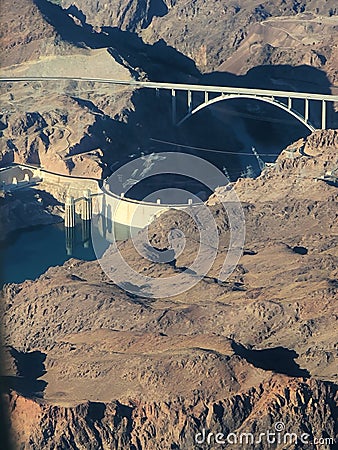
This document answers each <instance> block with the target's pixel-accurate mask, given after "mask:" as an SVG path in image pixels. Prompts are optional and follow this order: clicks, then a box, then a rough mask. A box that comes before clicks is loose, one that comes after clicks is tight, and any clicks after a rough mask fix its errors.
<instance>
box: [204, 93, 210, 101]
mask: <svg viewBox="0 0 338 450" xmlns="http://www.w3.org/2000/svg"><path fill="white" fill-rule="evenodd" d="M208 101H209V92H208V91H204V103H208Z"/></svg>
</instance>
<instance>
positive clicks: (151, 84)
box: [0, 76, 338, 131]
mask: <svg viewBox="0 0 338 450" xmlns="http://www.w3.org/2000/svg"><path fill="white" fill-rule="evenodd" d="M36 81H78V82H95V83H106V84H112V85H120V86H131V87H135V88H145V89H155V90H156V91H157V92H158V91H159V90H169V91H170V92H171V98H172V122H173V124H176V125H180V124H182V123H183V122H184V121H185V120H186V119H188V118H189V117H191V116H192V115H193V114H195V113H197V112H198V111H200V110H201V109H203V108H205V107H207V106H209V105H211V104H213V103H216V102H219V101H222V100H229V99H232V98H249V99H256V100H260V101H264V102H266V103H270V104H273V105H274V106H277V107H278V108H280V109H282V110H284V111H286V112H288V113H289V114H291V115H293V116H294V117H295V118H296V119H298V120H299V121H300V122H301V123H303V125H305V126H306V127H307V128H308V129H309V130H310V131H314V130H315V129H316V127H315V126H314V125H313V124H312V123H311V122H310V101H320V102H321V118H320V123H321V128H322V129H326V126H327V120H326V114H327V108H326V102H338V95H333V94H313V93H310V92H295V91H278V90H270V89H253V88H243V87H227V86H209V85H200V84H182V83H162V82H157V81H136V80H114V79H107V78H86V77H75V78H73V77H59V76H55V77H50V76H49V77H0V83H17V82H36ZM177 91H185V92H186V93H187V112H186V114H185V115H184V117H183V118H181V120H179V121H177V100H176V92H177ZM194 92H202V93H204V100H202V101H200V100H199V104H198V105H197V106H193V99H192V94H193V93H194ZM213 93H214V94H219V95H218V96H216V97H213V98H210V97H209V95H210V94H213ZM280 99H284V100H287V103H283V102H282V101H281V100H280ZM292 100H304V111H302V112H299V110H298V111H297V110H296V109H294V108H293V104H292ZM298 108H299V105H298V106H297V109H298Z"/></svg>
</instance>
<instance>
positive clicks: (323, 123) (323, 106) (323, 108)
mask: <svg viewBox="0 0 338 450" xmlns="http://www.w3.org/2000/svg"><path fill="white" fill-rule="evenodd" d="M322 130H326V101H325V100H322Z"/></svg>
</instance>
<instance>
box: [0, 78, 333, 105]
mask: <svg viewBox="0 0 338 450" xmlns="http://www.w3.org/2000/svg"><path fill="white" fill-rule="evenodd" d="M67 80H68V81H84V82H97V83H108V84H113V85H123V86H134V87H138V88H148V89H167V90H176V91H180V90H182V91H195V92H206V91H207V92H215V93H223V94H234V93H236V94H246V95H253V96H255V95H256V96H260V97H264V96H266V97H282V98H286V97H290V98H293V99H296V98H297V99H308V100H325V101H330V102H338V95H333V94H313V93H310V92H294V91H276V90H269V89H252V88H240V87H226V86H208V85H201V84H181V83H161V82H156V81H123V80H113V79H107V78H85V77H75V78H72V77H15V78H14V77H13V78H7V77H0V83H16V82H28V81H67Z"/></svg>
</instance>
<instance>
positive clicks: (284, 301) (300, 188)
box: [3, 130, 338, 450]
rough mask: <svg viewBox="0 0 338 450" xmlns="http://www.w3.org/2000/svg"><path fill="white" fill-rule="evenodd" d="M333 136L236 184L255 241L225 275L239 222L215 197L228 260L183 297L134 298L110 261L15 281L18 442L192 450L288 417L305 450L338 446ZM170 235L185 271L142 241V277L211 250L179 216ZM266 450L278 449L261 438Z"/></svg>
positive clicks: (155, 239) (10, 315)
mask: <svg viewBox="0 0 338 450" xmlns="http://www.w3.org/2000/svg"><path fill="white" fill-rule="evenodd" d="M336 140H337V132H336V131H335V130H329V131H320V132H316V133H314V134H313V135H311V136H310V137H309V138H307V139H304V140H301V141H299V142H297V143H295V144H293V145H292V150H293V151H292V152H291V151H290V150H291V147H290V148H289V149H286V151H285V152H283V153H282V154H281V156H280V157H279V158H278V160H277V164H276V165H275V166H274V167H273V168H270V169H267V170H266V171H264V172H263V174H262V175H261V176H260V177H259V178H258V179H256V180H250V179H240V180H238V181H237V183H236V184H235V188H236V192H237V194H238V196H239V198H240V200H241V201H242V204H243V208H244V212H245V221H246V242H245V249H244V254H243V256H242V257H241V259H240V261H239V264H238V266H237V268H236V270H235V272H234V273H233V274H232V276H231V277H230V278H229V279H228V280H226V281H225V282H222V283H219V282H217V276H218V273H219V270H220V267H221V266H222V264H223V262H224V248H226V246H227V242H228V241H229V226H228V220H227V216H226V214H225V212H224V211H223V210H222V206H221V204H220V203H219V201H218V199H217V198H216V197H215V196H212V197H211V198H210V199H209V202H208V203H209V206H210V209H211V211H212V214H213V216H214V218H215V221H216V223H217V227H218V230H219V233H220V247H219V250H218V254H217V257H216V260H215V263H214V265H213V267H212V268H211V270H210V272H209V273H208V274H207V276H205V277H204V278H203V280H201V281H200V282H199V284H198V285H197V286H195V287H193V288H191V289H190V290H189V291H187V292H184V293H182V294H180V295H177V296H176V297H171V298H170V297H168V298H164V299H156V298H151V297H149V298H143V297H140V296H138V295H134V294H130V293H129V294H128V293H126V292H125V291H123V290H122V289H121V288H119V287H117V286H116V285H115V284H114V283H113V282H112V280H110V279H109V278H108V277H107V276H106V275H105V273H104V272H103V271H102V269H101V267H100V265H99V264H98V263H97V262H81V261H77V260H70V261H68V262H67V263H65V264H64V266H62V267H55V268H50V269H49V270H48V271H47V272H46V273H45V274H44V275H42V276H41V277H40V278H39V279H37V280H35V281H26V282H25V283H22V284H20V285H8V286H6V287H5V289H4V301H3V308H4V318H5V321H4V325H5V331H6V333H5V342H6V344H7V346H8V359H7V361H8V363H7V372H6V377H5V381H6V383H7V385H8V387H9V388H10V390H9V393H8V396H7V401H8V404H9V410H10V413H11V424H12V432H13V439H14V440H15V442H16V443H17V445H18V446H19V447H20V446H21V448H27V449H28V448H29V446H32V445H33V446H35V447H36V448H42V447H41V446H42V444H41V443H43V448H50V449H51V448H55V447H56V448H57V447H59V448H70V449H82V448H83V449H84V448H86V449H87V448H93V449H94V448H102V449H109V448H117V449H120V448H121V449H125V448H126V449H128V448H129V449H132V450H135V449H137V450H144V449H148V448H154V449H156V450H162V449H164V448H172V449H182V450H189V449H191V448H193V445H194V439H195V435H196V433H199V432H202V431H203V429H205V430H207V431H208V432H209V431H210V432H212V433H214V434H215V433H217V432H220V433H223V434H224V435H225V436H227V435H228V434H229V433H231V432H232V433H237V434H239V433H241V432H242V433H253V434H254V435H255V436H256V438H257V439H258V436H257V435H258V434H259V433H260V432H262V433H264V432H267V431H269V430H271V431H272V432H273V430H274V427H275V424H276V423H277V422H283V425H282V428H283V430H282V434H283V433H296V435H298V436H299V437H300V436H301V435H302V433H308V434H310V437H309V439H308V441H309V443H307V444H302V443H300V442H298V443H295V442H293V444H292V445H290V448H293V449H299V448H304V449H305V448H306V449H315V448H316V445H317V444H315V443H314V442H315V439H319V438H322V439H324V438H330V437H332V438H334V437H335V436H334V433H335V431H334V426H335V425H334V421H335V414H336V412H335V411H336V409H335V408H336V407H337V391H336V385H335V384H334V383H336V382H337V370H336V364H335V358H336V353H337V347H336V342H337V336H336V331H335V330H336V328H337V327H335V326H334V323H333V321H335V320H336V319H337V316H336V312H335V303H334V299H335V298H336V297H337V294H338V285H337V275H338V273H337V261H338V255H337V235H338V229H337V223H338V221H337V218H338V217H337V202H338V197H337V192H336V190H337V187H336V186H335V185H334V184H332V183H328V182H326V181H322V180H320V179H319V180H318V181H315V179H316V178H320V177H321V176H323V175H324V174H325V173H326V172H327V171H332V170H333V169H335V168H337V166H338V159H337V147H336ZM219 195H221V196H224V199H225V200H226V198H227V195H229V192H228V191H227V190H225V189H223V190H222V189H220V190H219ZM173 227H174V228H179V229H181V230H182V232H184V234H185V238H186V246H185V248H184V251H183V253H182V254H180V255H179V256H177V259H176V260H175V264H174V265H173V264H157V263H154V262H151V261H148V260H147V259H145V258H143V257H142V256H141V255H140V254H139V253H138V252H137V251H136V250H135V248H134V246H133V244H132V242H131V241H125V242H121V243H120V245H119V250H120V252H121V254H122V255H124V257H125V259H126V260H127V261H128V262H129V263H130V264H131V265H132V266H133V267H134V268H135V270H137V271H142V273H146V274H148V275H151V276H155V277H158V278H161V277H162V278H163V277H170V276H173V275H175V274H177V273H180V271H181V270H182V268H186V267H189V265H190V264H191V262H192V260H193V259H194V258H195V255H196V249H197V248H198V230H196V226H194V224H193V223H191V221H190V220H188V219H187V217H186V215H185V214H184V213H178V212H168V213H165V214H163V215H162V216H161V217H160V218H159V219H158V221H157V222H154V223H153V224H152V225H151V226H150V229H149V237H150V241H151V243H152V245H154V246H155V247H156V248H158V249H161V248H162V249H165V248H168V241H167V236H168V232H169V231H170V229H172V228H173ZM110 251H111V250H110ZM108 254H109V253H108ZM191 276H192V277H193V274H191ZM126 281H127V280H126ZM17 392H19V393H20V394H17ZM283 435H284V434H283ZM322 442H324V441H322ZM323 445H324V444H323ZM325 445H326V447H325V448H328V449H329V448H332V449H333V448H334V444H333V443H332V441H331V443H330V442H329V441H326V444H325ZM223 447H224V446H223ZM194 448H201V449H202V448H205V445H204V444H203V445H202V444H198V442H196V445H195V447H194ZM211 448H222V445H221V444H220V445H219V446H217V445H216V444H215V445H214V446H212V447H211ZM234 448H241V447H240V445H237V447H236V446H235V447H234ZM247 448H257V445H256V447H255V444H253V445H251V446H250V445H248V446H247ZM260 448H262V449H267V448H271V447H269V444H268V443H267V442H265V441H264V440H263V442H262V444H261V446H260ZM272 448H283V447H282V446H278V445H277V444H276V445H275V444H273V446H272Z"/></svg>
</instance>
